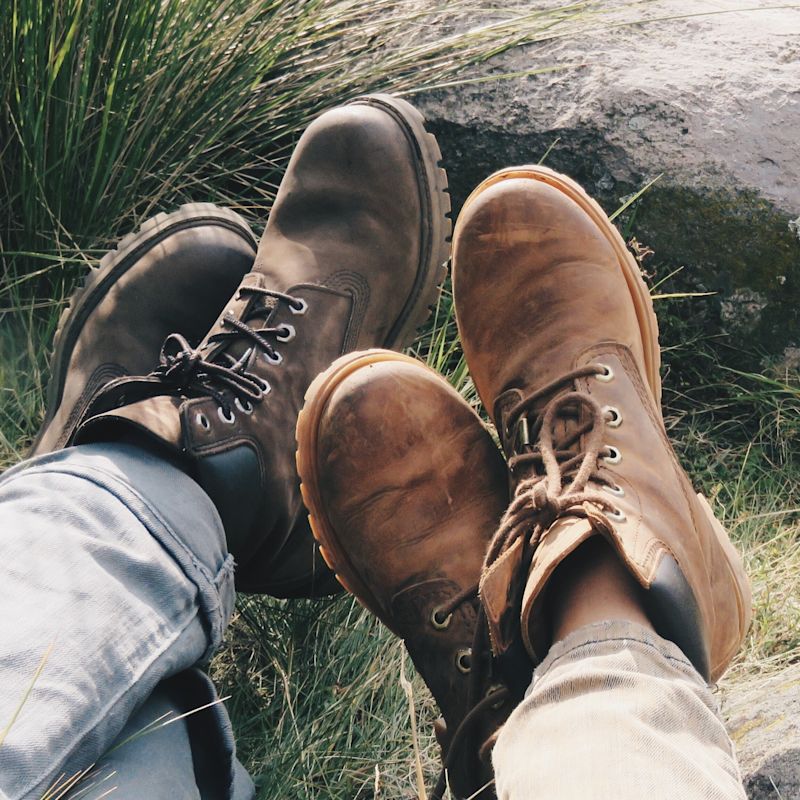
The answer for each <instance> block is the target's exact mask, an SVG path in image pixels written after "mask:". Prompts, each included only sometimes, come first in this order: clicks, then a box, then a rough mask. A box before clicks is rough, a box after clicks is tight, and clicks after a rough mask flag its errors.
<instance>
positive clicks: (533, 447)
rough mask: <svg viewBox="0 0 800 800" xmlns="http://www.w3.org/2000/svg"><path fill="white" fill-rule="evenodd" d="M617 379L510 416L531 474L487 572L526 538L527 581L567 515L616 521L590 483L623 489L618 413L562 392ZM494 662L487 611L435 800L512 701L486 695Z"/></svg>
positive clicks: (537, 396) (574, 374) (444, 609)
mask: <svg viewBox="0 0 800 800" xmlns="http://www.w3.org/2000/svg"><path fill="white" fill-rule="evenodd" d="M610 375H611V371H610V369H609V368H608V367H606V366H605V365H603V364H591V365H589V366H586V367H581V368H579V369H576V370H573V371H571V372H569V373H568V374H566V375H564V376H563V377H561V378H559V379H558V380H555V381H553V382H552V383H550V384H547V385H546V386H544V387H542V388H541V389H539V390H537V391H535V392H532V393H530V394H528V395H526V396H525V397H523V398H522V399H521V400H519V401H518V402H517V403H516V404H515V405H514V406H513V407H512V408H511V409H509V411H508V414H507V416H506V421H505V434H506V440H507V441H509V442H511V443H513V444H512V449H513V450H514V451H515V452H514V455H512V456H511V457H510V458H509V460H508V465H509V469H510V470H511V472H512V475H513V474H515V473H517V474H519V473H521V472H522V471H523V468H524V469H525V471H526V472H529V473H530V475H529V477H525V478H521V479H520V480H519V482H518V484H517V487H516V490H515V492H514V498H513V500H512V501H511V503H510V505H509V507H508V509H507V510H506V512H505V514H504V515H503V518H502V520H501V521H500V525H499V527H498V529H497V532H496V533H495V535H494V536H493V537H492V540H491V542H490V544H489V548H488V550H487V553H486V558H485V560H484V566H483V569H484V571H485V570H486V569H488V568H489V567H491V566H492V565H493V564H494V563H495V562H496V561H497V560H498V559H499V558H500V557H501V556H502V555H503V553H505V552H506V551H507V550H508V549H509V548H510V547H512V546H513V545H514V543H515V542H517V541H518V540H520V539H522V538H524V540H525V546H524V548H523V554H522V563H521V565H520V568H519V573H518V580H521V581H524V580H525V579H526V578H527V575H528V571H529V569H530V564H531V561H532V559H533V555H534V552H535V550H536V546H537V545H538V543H539V542H540V541H541V538H542V536H543V535H544V534H545V533H546V531H547V530H548V529H549V528H550V526H551V525H552V524H553V523H554V522H555V521H556V519H558V518H559V517H560V516H562V515H564V514H566V513H567V512H568V513H569V514H570V515H572V516H583V517H585V516H586V513H587V512H586V509H585V507H584V504H585V503H591V504H593V505H595V506H597V507H599V508H601V509H602V510H604V511H606V512H608V513H612V514H613V513H614V507H613V505H612V502H611V500H610V499H609V497H608V496H604V495H603V494H602V493H601V492H600V491H598V490H595V489H589V488H587V486H588V485H589V483H590V482H591V483H592V484H595V485H599V486H600V487H609V488H610V489H612V490H614V489H617V487H616V486H615V484H614V482H613V480H611V478H610V477H609V476H608V475H606V474H604V473H603V470H602V467H601V466H600V462H601V461H602V460H603V459H604V458H613V456H614V455H615V449H614V448H611V447H608V446H606V445H604V444H603V434H604V432H605V424H606V420H607V419H608V418H609V417H610V418H612V419H613V418H614V416H615V415H618V414H619V412H618V411H616V410H615V409H610V408H601V407H600V405H599V404H598V403H597V401H596V400H594V398H593V397H592V396H591V395H589V394H586V393H585V392H579V391H566V392H564V391H563V389H564V388H565V387H568V386H569V385H574V382H575V381H576V380H578V379H580V378H585V377H590V376H601V379H603V378H604V377H605V378H606V379H607V377H608V376H610ZM548 398H550V399H549V401H548ZM543 403H544V405H543ZM537 407H542V408H543V410H542V411H541V413H538V414H536V417H535V419H534V422H533V424H531V422H530V420H529V417H530V415H531V414H532V413H533V412H534V409H536V408H537ZM557 426H559V429H560V431H561V435H560V436H559V437H556V436H555V433H554V431H555V430H556V427H557ZM510 596H511V597H520V598H521V593H520V592H513V593H510ZM477 597H478V586H477V585H476V586H473V587H469V588H468V589H465V590H464V591H463V592H461V593H459V594H458V595H456V596H455V597H454V598H453V599H452V600H451V601H450V602H449V603H448V604H446V605H445V606H441V607H440V608H438V609H437V611H436V614H437V615H438V617H439V618H441V619H444V618H446V617H447V615H449V614H451V613H452V612H453V611H454V610H455V609H456V608H457V607H458V606H459V605H460V604H461V603H464V602H467V601H471V602H474V600H475V598H477ZM519 612H520V609H519V608H517V609H515V612H514V613H516V615H517V617H518V616H519ZM495 661H496V659H494V657H493V655H492V651H491V647H490V642H489V636H488V627H487V624H486V611H485V609H484V607H483V605H480V606H479V609H478V618H477V625H476V628H475V635H474V638H473V642H472V669H471V672H470V684H469V690H468V695H469V696H468V702H467V707H468V708H469V709H470V710H469V711H468V712H467V714H466V715H465V716H464V718H463V719H462V721H461V723H460V724H459V726H458V728H457V729H456V731H455V733H454V735H453V738H452V739H451V741H450V744H449V747H448V751H447V754H446V756H445V763H444V770H442V773H441V775H440V776H439V781H438V783H437V785H436V789H435V790H434V792H433V795H432V798H433V800H441V798H442V796H443V795H444V791H445V788H446V786H447V775H446V772H447V770H449V769H450V767H451V766H452V765H453V764H455V763H457V761H460V762H462V763H463V761H462V759H464V758H467V759H470V758H474V756H475V753H474V752H473V751H474V749H475V748H474V747H473V748H470V747H469V744H470V743H471V741H472V738H473V737H474V733H475V730H476V728H477V726H478V724H479V722H480V721H481V720H483V719H485V717H486V715H487V714H488V713H490V712H491V711H492V710H495V709H497V708H498V707H499V706H500V705H502V704H503V703H505V702H507V701H508V700H509V699H510V698H511V695H512V692H511V690H510V689H509V688H507V687H506V686H504V685H502V684H493V685H491V686H490V687H489V689H488V690H487V691H485V692H483V691H482V689H483V686H484V685H486V683H488V682H489V678H490V676H491V674H492V672H493V671H494V669H495V667H493V664H494V662H495ZM481 694H483V696H481ZM496 733H497V732H495V733H494V734H492V736H490V737H489V738H488V739H487V740H486V741H484V742H481V743H480V744H479V747H478V748H477V750H478V758H482V757H484V756H485V755H486V754H487V751H488V750H490V749H491V747H492V745H493V744H494V740H495V738H496ZM481 790H482V787H479V788H477V792H476V794H477V793H479V792H480V791H481Z"/></svg>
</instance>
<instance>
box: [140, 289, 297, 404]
mask: <svg viewBox="0 0 800 800" xmlns="http://www.w3.org/2000/svg"><path fill="white" fill-rule="evenodd" d="M239 293H240V296H241V295H255V296H259V295H260V296H262V297H263V298H265V300H266V301H267V302H262V303H261V304H260V305H256V306H255V307H254V308H251V309H250V310H249V311H248V314H247V318H248V320H249V321H244V320H241V319H238V318H237V317H236V316H235V315H234V314H232V313H230V312H227V313H226V314H225V315H224V316H223V317H222V320H221V325H222V327H223V328H227V330H221V331H219V332H217V333H215V334H213V335H212V336H210V337H209V338H208V340H207V341H206V342H205V343H204V344H203V345H202V346H201V347H196V348H195V347H192V346H191V344H190V343H189V342H188V341H187V340H186V338H185V337H183V336H182V335H181V334H179V333H172V334H170V335H169V336H167V338H166V339H165V341H164V344H163V345H162V348H161V354H160V356H159V364H158V366H157V367H156V368H155V369H154V370H153V371H152V372H151V373H150V375H151V376H152V377H156V378H159V379H160V380H161V381H162V382H163V383H166V384H167V385H169V386H170V387H171V388H172V389H173V390H175V391H178V392H181V393H185V394H191V395H200V396H208V397H211V398H212V399H213V400H214V401H215V402H216V403H217V404H218V405H219V408H220V411H221V413H222V415H223V417H225V418H228V419H230V420H232V418H233V410H232V407H231V401H233V402H235V403H236V405H238V407H239V408H240V409H241V410H243V411H245V412H247V413H249V412H250V411H252V409H253V403H258V402H261V400H263V398H264V397H265V396H266V395H267V394H269V392H270V390H271V387H270V385H269V383H268V382H267V381H265V380H263V379H262V378H260V377H259V376H258V375H256V374H255V373H254V372H253V371H252V363H253V359H252V356H253V349H254V348H255V349H256V350H258V351H261V352H263V354H264V357H265V358H266V359H267V361H269V362H270V363H272V364H280V363H281V361H282V360H283V358H282V356H281V354H280V353H279V352H278V351H277V349H276V348H275V345H274V344H273V342H272V341H270V339H273V340H276V341H289V340H290V339H291V338H293V337H294V333H295V331H294V328H293V327H292V326H291V325H288V324H281V325H278V326H274V327H271V326H270V325H269V324H268V322H269V319H270V317H271V316H272V312H273V311H274V309H275V308H276V307H277V305H278V303H279V302H283V303H286V304H287V305H288V306H289V308H290V310H291V311H292V313H294V314H304V313H305V311H306V309H307V308H308V305H307V303H306V301H305V300H303V299H302V298H299V297H293V296H292V295H289V294H284V293H283V292H277V291H274V290H272V289H262V288H261V287H258V286H242V287H240V289H239ZM258 317H263V320H262V324H261V325H260V326H259V327H256V324H254V321H255V320H256V319H257V318H258ZM268 337H269V338H268ZM242 339H244V340H249V341H250V342H251V343H252V344H251V346H250V347H248V348H247V349H246V350H245V351H244V352H243V353H242V354H241V355H240V356H239V357H238V358H235V357H234V356H232V355H231V354H230V353H229V352H227V351H226V349H225V347H223V348H219V347H218V345H230V344H232V343H233V342H234V341H240V340H242Z"/></svg>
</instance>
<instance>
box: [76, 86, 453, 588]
mask: <svg viewBox="0 0 800 800" xmlns="http://www.w3.org/2000/svg"><path fill="white" fill-rule="evenodd" d="M439 159H440V153H439V148H438V146H437V144H436V140H435V139H434V137H433V136H432V135H431V134H429V133H427V132H426V130H425V128H424V124H423V119H422V116H421V115H420V114H419V112H417V111H416V110H415V109H414V108H413V107H412V106H410V105H409V104H408V103H406V102H404V101H402V100H397V99H394V98H391V97H386V96H373V97H365V98H361V99H359V100H355V101H354V102H352V103H349V104H347V105H345V106H342V107H340V108H336V109H334V110H332V111H329V112H327V113H325V114H323V115H321V116H320V117H318V118H317V119H316V120H315V121H314V122H313V123H312V124H311V125H310V127H309V128H308V130H307V131H306V132H305V133H304V134H303V136H302V137H301V138H300V141H299V142H298V144H297V147H296V149H295V151H294V153H293V155H292V158H291V161H290V163H289V166H288V169H287V171H286V175H285V176H284V179H283V181H282V182H281V186H280V189H279V191H278V195H277V197H276V199H275V204H274V206H273V208H272V211H271V213H270V217H269V222H268V223H267V228H266V231H265V233H264V236H263V238H262V240H261V243H260V245H259V249H258V255H257V257H256V262H255V265H254V267H253V270H252V272H250V273H249V274H248V275H246V276H245V278H244V279H243V281H242V283H241V285H240V287H239V289H238V290H237V291H236V292H235V294H234V295H233V298H232V299H231V301H230V303H229V304H228V306H227V309H226V311H225V312H224V313H223V314H222V315H221V316H220V318H219V319H218V320H217V322H216V324H215V325H214V326H213V327H212V328H211V330H210V332H209V333H208V335H207V336H206V337H205V339H204V340H203V342H202V343H201V345H200V346H199V347H198V348H192V347H190V346H189V344H188V343H187V342H186V341H184V340H183V339H182V338H181V337H178V336H172V337H170V338H169V339H168V340H167V341H166V342H165V345H164V349H163V352H162V355H161V363H160V365H159V366H158V368H157V369H156V370H154V372H153V373H151V374H150V375H149V376H146V377H145V378H140V379H128V380H124V379H123V380H121V381H118V382H117V383H116V384H114V385H111V386H110V387H109V389H108V390H107V391H106V392H105V393H104V395H103V397H102V398H101V399H100V401H99V402H97V403H96V404H95V405H94V406H93V408H92V409H91V410H90V411H91V415H92V416H93V417H94V418H91V419H87V420H86V421H84V423H83V425H82V428H81V431H80V432H79V435H78V441H86V440H89V439H92V440H95V439H97V438H106V437H109V436H110V437H112V438H113V437H116V436H118V435H120V433H119V431H120V429H121V428H122V429H127V430H129V431H130V430H137V431H139V435H144V436H146V437H148V438H149V439H150V440H151V441H153V442H158V443H160V446H162V447H164V448H166V449H167V450H168V451H169V452H171V453H172V454H175V455H176V456H180V457H182V458H183V459H184V464H185V468H186V470H187V471H188V472H189V474H191V475H192V476H193V477H194V478H195V479H196V480H197V481H198V483H199V484H200V485H201V486H202V487H203V489H204V490H205V491H206V492H207V494H208V495H209V496H210V497H211V499H212V501H213V502H214V504H215V505H216V507H217V510H218V511H219V513H220V516H221V518H222V522H223V525H224V527H225V532H226V536H227V540H228V547H229V549H230V551H231V552H232V553H233V554H234V555H235V556H236V559H237V561H238V564H239V566H238V569H237V587H238V588H239V589H240V590H244V591H258V592H269V593H271V594H274V595H276V596H280V597H294V596H306V595H311V594H319V593H327V592H328V591H330V590H331V589H333V588H334V587H335V586H336V583H335V581H334V580H333V577H332V575H331V574H330V572H329V571H328V570H327V567H325V565H324V562H323V561H322V559H320V558H319V557H318V554H315V550H314V544H313V537H312V536H311V533H310V530H309V529H308V523H307V520H306V518H305V517H306V515H305V513H304V512H303V507H302V501H301V499H300V486H299V480H298V477H297V470H296V466H295V458H294V456H295V440H294V430H295V425H296V422H297V413H298V410H299V409H300V406H301V405H302V402H303V395H304V394H305V391H306V389H307V388H308V386H309V384H310V383H311V381H312V379H313V378H314V377H315V376H316V375H317V374H318V373H319V372H321V371H322V370H324V369H325V368H326V367H328V366H329V365H330V364H331V362H332V361H333V360H334V359H336V358H337V357H338V356H339V355H341V354H343V353H345V352H348V351H351V350H354V349H364V348H366V347H370V346H374V345H383V346H386V347H401V346H402V345H403V344H405V343H406V342H407V341H408V340H409V339H410V338H412V336H413V335H414V332H415V329H416V327H417V325H419V324H420V323H421V322H422V321H423V320H424V319H425V318H426V316H427V315H428V313H429V304H430V303H432V302H433V301H434V299H435V297H436V294H437V292H438V287H439V283H440V280H441V279H442V278H443V275H444V268H445V267H444V263H445V261H446V259H447V257H448V254H449V237H450V220H449V217H448V214H449V209H450V202H449V196H448V195H447V193H446V183H445V181H446V176H445V173H444V170H442V169H441V168H440V167H439V166H438V163H439Z"/></svg>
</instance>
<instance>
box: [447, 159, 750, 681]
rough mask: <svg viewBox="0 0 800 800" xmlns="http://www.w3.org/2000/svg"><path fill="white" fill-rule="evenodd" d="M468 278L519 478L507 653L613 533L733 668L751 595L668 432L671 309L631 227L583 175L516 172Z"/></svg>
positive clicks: (504, 603) (506, 564) (472, 217)
mask: <svg viewBox="0 0 800 800" xmlns="http://www.w3.org/2000/svg"><path fill="white" fill-rule="evenodd" d="M453 283H454V295H455V305H456V316H457V320H458V327H459V331H460V333H461V341H462V343H463V346H464V353H465V356H466V359H467V363H468V365H469V369H470V373H471V375H472V378H473V380H474V381H475V386H476V387H477V390H478V393H479V395H480V397H481V399H482V401H483V403H484V405H485V407H486V408H487V409H488V410H489V411H490V413H491V416H492V419H493V420H494V422H495V425H496V426H497V429H498V432H499V434H500V438H501V441H502V445H503V448H504V450H505V452H506V455H507V457H508V460H509V468H510V470H511V474H512V477H513V481H514V486H515V494H514V499H513V501H512V503H511V505H510V506H509V509H508V511H507V513H506V515H505V516H504V519H503V522H502V524H501V526H500V528H499V530H498V532H497V534H496V536H495V538H494V539H493V542H492V545H491V547H490V549H489V551H488V554H487V565H486V569H485V571H484V574H483V576H482V578H481V598H482V602H483V604H484V608H485V611H486V614H487V618H488V620H489V625H490V630H491V638H492V645H493V648H494V651H495V653H497V654H500V653H502V652H504V650H505V649H506V648H508V647H509V646H510V645H511V643H512V642H513V641H514V640H515V638H518V637H519V635H520V632H521V638H522V641H523V643H524V645H525V647H526V649H527V651H528V653H529V655H530V657H531V659H532V660H533V661H534V662H538V661H539V660H541V658H542V657H543V656H544V654H545V653H546V651H547V649H548V648H549V645H550V644H551V636H552V634H551V630H550V618H551V615H550V613H549V612H548V607H547V591H546V589H547V585H548V579H549V578H550V576H551V575H552V574H553V571H554V570H555V569H556V567H557V566H558V565H559V564H560V563H561V562H562V561H563V560H564V559H565V558H566V556H567V555H569V553H571V552H572V551H573V550H575V549H576V548H577V547H578V546H579V545H580V544H581V543H582V542H584V541H586V540H587V539H588V538H589V537H592V536H603V537H604V538H605V539H606V540H607V541H608V542H609V543H610V544H611V546H612V547H613V549H614V550H615V552H616V553H617V554H618V555H619V557H620V559H621V560H622V561H623V563H624V564H625V566H626V567H627V569H628V570H629V571H630V573H631V575H632V576H633V577H634V578H635V580H636V581H637V583H638V584H639V586H640V587H641V599H642V603H643V607H644V610H645V611H646V613H647V615H648V617H649V618H650V621H651V622H652V624H653V626H654V627H655V628H656V630H657V632H658V633H659V634H660V635H661V636H663V637H664V638H666V639H668V640H670V641H673V642H674V643H675V644H677V645H678V646H679V647H680V648H681V649H682V650H683V652H684V653H685V654H686V656H687V657H688V658H689V659H690V660H691V661H692V663H693V664H694V666H695V667H696V668H697V670H698V671H699V672H700V673H701V674H702V675H703V676H704V677H705V678H706V679H710V680H712V681H713V680H716V679H717V678H718V677H719V676H720V675H721V674H722V672H723V671H724V669H725V668H726V666H727V665H728V663H729V662H730V659H731V658H732V656H733V655H734V654H735V653H736V651H737V650H738V648H739V646H740V644H741V642H742V639H743V637H744V635H745V632H746V630H747V627H748V624H749V618H750V590H749V586H748V583H747V578H746V576H745V574H744V571H743V568H742V564H741V561H740V559H739V556H738V555H737V553H736V552H735V550H734V549H733V547H732V545H731V543H730V541H729V539H728V536H727V534H726V532H725V531H724V530H723V528H722V526H721V525H720V523H719V522H718V521H717V520H716V519H715V518H714V515H713V513H712V511H711V508H710V507H709V504H708V503H707V502H706V500H705V498H703V497H702V495H697V494H695V493H694V491H693V490H692V487H691V484H690V482H689V480H688V478H687V476H686V474H685V472H684V471H683V469H681V467H680V465H679V464H678V462H677V460H676V458H675V454H674V453H673V451H672V448H671V446H670V444H669V442H668V440H667V436H666V433H665V429H664V424H663V420H662V417H661V411H660V394H661V389H660V382H659V359H660V355H659V347H658V330H657V326H656V319H655V315H654V313H653V308H652V304H651V302H650V297H649V294H648V291H647V288H646V286H645V285H644V282H643V280H642V277H641V273H640V271H639V269H638V266H637V264H636V262H635V260H634V259H633V257H632V256H631V255H630V254H629V253H628V251H627V250H626V247H625V243H624V242H623V240H622V238H621V237H620V235H619V234H618V232H617V230H616V229H615V228H614V226H613V225H612V224H611V222H610V221H609V219H608V217H607V216H606V215H605V214H604V213H603V211H602V210H601V209H600V207H599V206H598V205H597V204H596V203H595V202H594V201H593V200H591V199H590V198H589V197H588V196H587V195H586V194H585V193H584V191H583V190H582V189H581V188H580V187H579V186H578V185H577V184H576V183H574V182H573V181H571V180H570V179H569V178H566V177H564V176H562V175H558V174H557V173H555V172H552V171H551V170H549V169H545V168H543V167H534V166H531V167H519V168H513V169H507V170H503V171H501V172H498V173H496V174H495V175H493V176H492V177H490V178H488V179H487V180H486V181H484V182H483V183H482V184H481V185H480V186H479V187H478V188H477V189H476V190H475V191H474V192H473V193H472V195H471V196H470V197H469V199H468V200H467V202H466V203H465V205H464V209H463V211H462V212H461V216H460V218H459V221H458V225H457V229H456V234H455V244H454V254H453ZM520 623H521V624H520ZM520 627H521V631H520Z"/></svg>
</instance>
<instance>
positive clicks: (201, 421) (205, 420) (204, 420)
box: [194, 414, 211, 431]
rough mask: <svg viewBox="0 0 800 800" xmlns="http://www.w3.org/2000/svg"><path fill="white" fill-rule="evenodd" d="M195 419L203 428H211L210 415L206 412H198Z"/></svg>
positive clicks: (208, 429) (207, 429)
mask: <svg viewBox="0 0 800 800" xmlns="http://www.w3.org/2000/svg"><path fill="white" fill-rule="evenodd" d="M194 420H195V422H196V423H197V424H198V425H199V426H200V427H201V428H202V429H203V430H205V431H210V430H211V423H210V422H209V421H208V417H207V416H206V415H205V414H198V415H197V416H196V417H195V418H194Z"/></svg>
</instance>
